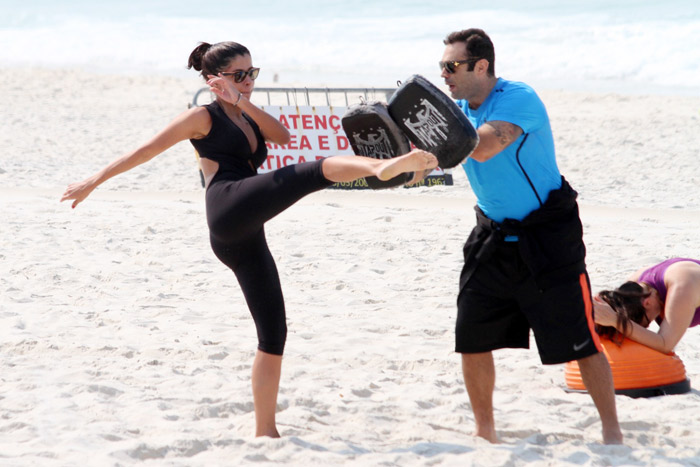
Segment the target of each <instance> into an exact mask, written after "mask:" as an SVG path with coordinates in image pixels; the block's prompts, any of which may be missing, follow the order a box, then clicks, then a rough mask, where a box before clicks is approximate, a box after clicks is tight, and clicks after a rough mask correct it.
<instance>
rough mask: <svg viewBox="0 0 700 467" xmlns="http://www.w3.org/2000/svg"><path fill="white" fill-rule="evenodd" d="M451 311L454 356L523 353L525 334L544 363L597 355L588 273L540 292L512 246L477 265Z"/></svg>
mask: <svg viewBox="0 0 700 467" xmlns="http://www.w3.org/2000/svg"><path fill="white" fill-rule="evenodd" d="M462 273H463V274H464V271H463V272H462ZM457 309H458V311H457V325H456V330H455V331H456V332H455V342H456V345H455V350H456V351H457V352H459V353H480V352H488V351H491V350H495V349H500V348H506V347H510V348H525V349H526V348H529V337H530V329H532V330H533V333H534V335H535V340H536V342H537V349H538V350H539V353H540V359H541V360H542V363H545V364H555V363H563V362H568V361H571V360H578V359H581V358H585V357H588V356H590V355H593V354H595V353H597V352H600V351H602V347H601V345H600V341H599V339H598V335H597V334H596V332H595V330H594V322H593V305H592V300H591V292H590V282H589V279H588V274H586V273H585V272H583V273H581V274H580V276H579V277H576V278H575V279H574V280H568V281H566V282H564V283H561V284H557V285H553V286H550V287H549V288H547V289H546V290H541V289H540V288H539V287H538V286H537V284H536V283H535V280H534V278H533V277H532V275H531V274H530V272H529V270H528V269H527V266H526V265H525V264H524V263H523V261H522V259H521V258H520V254H519V252H518V246H517V242H500V243H499V244H498V246H497V247H496V251H495V252H494V254H493V256H492V257H490V258H489V259H488V260H487V261H484V262H483V263H479V265H478V266H477V267H476V270H475V271H474V273H473V274H472V276H471V277H470V278H469V281H468V282H467V283H466V284H465V285H463V287H462V290H460V293H459V296H458V298H457Z"/></svg>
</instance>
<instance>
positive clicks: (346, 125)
mask: <svg viewBox="0 0 700 467" xmlns="http://www.w3.org/2000/svg"><path fill="white" fill-rule="evenodd" d="M341 123H342V125H343V130H345V135H346V136H347V137H348V140H349V141H350V146H352V150H353V151H354V152H355V154H357V155H358V156H367V157H372V158H374V159H391V158H392V157H396V156H400V155H402V154H406V153H407V152H409V151H410V150H411V143H410V141H409V140H408V138H406V135H404V134H403V133H402V132H401V129H400V128H399V127H398V126H397V125H396V123H394V121H393V120H392V119H391V117H390V116H389V111H388V109H387V106H386V104H384V103H383V102H376V101H371V102H366V103H362V104H357V105H353V106H350V107H349V108H348V110H347V112H345V115H343V118H342V120H341ZM412 177H413V173H405V174H400V175H397V176H396V177H394V178H392V179H391V180H387V181H381V180H379V179H378V178H377V177H365V180H367V185H369V187H370V188H372V189H374V190H377V189H380V188H392V187H396V186H399V185H404V184H406V183H408V182H409V181H410V180H411V178H412Z"/></svg>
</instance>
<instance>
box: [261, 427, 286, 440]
mask: <svg viewBox="0 0 700 467" xmlns="http://www.w3.org/2000/svg"><path fill="white" fill-rule="evenodd" d="M261 436H269V437H270V438H280V437H281V436H280V434H279V433H278V432H277V428H273V429H272V430H266V431H264V432H257V433H255V437H256V438H259V437H261Z"/></svg>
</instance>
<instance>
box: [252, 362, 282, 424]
mask: <svg viewBox="0 0 700 467" xmlns="http://www.w3.org/2000/svg"><path fill="white" fill-rule="evenodd" d="M281 372H282V356H281V355H273V354H269V353H265V352H263V351H262V350H258V352H257V353H256V354H255V361H254V362H253V376H252V379H251V382H252V384H253V404H254V405H255V436H269V437H270V438H279V437H280V434H279V432H278V431H277V425H276V424H275V411H276V409H277V393H278V391H279V387H280V374H281Z"/></svg>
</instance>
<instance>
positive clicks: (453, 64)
mask: <svg viewBox="0 0 700 467" xmlns="http://www.w3.org/2000/svg"><path fill="white" fill-rule="evenodd" d="M479 60H481V59H480V58H468V59H466V60H449V61H447V62H438V63H439V64H440V71H442V70H443V69H444V70H445V71H446V72H448V73H449V74H453V73H454V72H455V71H457V67H458V66H460V65H464V64H465V63H476V62H478V61H479Z"/></svg>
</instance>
